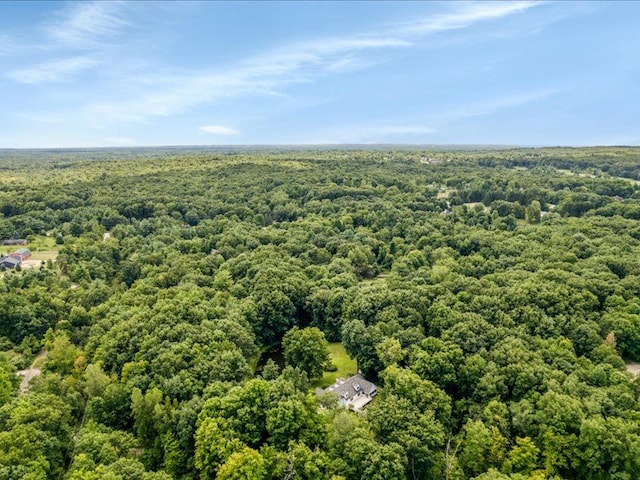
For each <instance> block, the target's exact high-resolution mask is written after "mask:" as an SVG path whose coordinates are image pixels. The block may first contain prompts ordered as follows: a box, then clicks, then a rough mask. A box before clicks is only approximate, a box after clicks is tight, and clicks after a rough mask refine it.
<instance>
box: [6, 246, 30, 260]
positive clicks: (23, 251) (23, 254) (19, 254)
mask: <svg viewBox="0 0 640 480" xmlns="http://www.w3.org/2000/svg"><path fill="white" fill-rule="evenodd" d="M9 256H10V257H13V258H17V259H19V260H20V261H21V262H22V261H24V260H26V259H27V258H29V257H30V256H31V250H29V249H28V248H19V249H18V250H16V251H15V252H13V253H10V254H9Z"/></svg>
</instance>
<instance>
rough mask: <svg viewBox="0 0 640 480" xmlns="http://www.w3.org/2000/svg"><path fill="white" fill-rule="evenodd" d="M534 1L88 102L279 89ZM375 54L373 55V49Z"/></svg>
mask: <svg viewBox="0 0 640 480" xmlns="http://www.w3.org/2000/svg"><path fill="white" fill-rule="evenodd" d="M538 4H539V3H534V2H513V3H504V4H503V3H493V2H491V3H464V4H461V5H460V6H458V7H456V9H455V11H453V12H450V13H447V14H443V15H436V16H433V17H431V18H428V19H425V20H423V21H419V22H412V23H410V24H399V25H395V26H392V27H390V28H388V29H386V31H384V33H382V34H379V33H373V32H364V33H360V34H355V35H351V36H345V37H335V38H325V39H319V40H317V41H311V42H302V43H296V44H292V45H288V46H286V47H282V48H280V49H276V50H273V51H271V52H267V53H265V54H263V55H259V56H256V57H253V58H249V59H245V60H244V61H241V62H239V63H238V64H236V65H235V66H232V67H230V68H228V69H226V70H224V71H218V72H200V73H198V72H188V73H185V74H183V75H171V77H170V78H162V77H161V76H159V75H158V76H156V80H157V82H158V87H157V88H153V87H148V86H147V87H145V89H144V92H141V93H140V94H139V95H136V98H135V99H132V100H131V101H126V102H119V103H118V102H115V103H114V102H111V103H100V104H95V105H92V106H90V107H89V109H90V111H91V112H93V113H99V114H100V115H104V116H106V117H110V118H112V119H113V120H128V121H146V120H147V119H149V118H152V117H158V116H168V115H172V114H176V113H181V112H183V111H186V110H188V109H189V108H192V107H194V106H197V105H200V104H204V103H211V102H214V101H217V100H220V99H225V98H232V97H238V96H250V95H281V92H282V90H283V89H284V88H285V87H287V86H289V85H292V84H299V83H304V82H310V81H313V80H314V79H316V78H318V77H320V76H324V75H329V74H333V73H335V72H339V71H345V70H357V69H361V68H365V67H367V66H369V65H371V64H372V63H376V61H375V60H372V54H375V53H380V52H381V51H383V50H384V49H398V48H409V47H411V46H412V45H414V44H415V41H416V40H417V39H418V38H419V37H422V36H425V35H428V34H430V33H436V32H438V31H442V30H447V29H449V30H450V29H461V28H466V27H469V26H471V25H473V24H475V23H477V22H480V21H486V20H491V19H497V18H502V17H506V16H508V15H511V14H514V13H518V12H522V11H525V10H527V9H529V8H532V7H534V6H536V5H538ZM374 56H375V55H374Z"/></svg>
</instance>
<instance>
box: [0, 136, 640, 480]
mask: <svg viewBox="0 0 640 480" xmlns="http://www.w3.org/2000/svg"><path fill="white" fill-rule="evenodd" d="M639 220H640V149H633V148H622V147H621V148H587V149H569V148H556V149H512V150H508V149H503V150H481V149H476V150H467V151H463V150H460V151H443V150H420V149H417V148H414V149H412V148H406V149H396V150H391V149H384V148H381V149H375V150H359V149H355V148H354V149H346V150H331V149H316V150H309V149H307V150H303V149H284V148H283V149H273V150H254V151H248V150H243V149H235V150H227V151H224V150H220V151H216V150H207V149H195V148H194V149H170V150H169V149H168V150H153V149H130V150H87V151H17V150H16V151H10V150H6V151H0V239H17V238H20V239H26V240H27V241H28V246H29V247H30V248H31V249H32V251H33V258H34V259H35V261H36V263H35V265H33V262H32V265H31V268H27V267H24V268H18V269H3V270H2V271H0V277H2V278H1V279H0V292H1V294H0V351H1V352H2V353H0V480H18V479H24V480H40V479H68V480H94V479H96V480H97V479H107V480H129V479H133V480H169V479H176V480H196V479H216V478H217V479H222V480H230V479H251V480H253V479H255V480H260V479H287V480H293V479H309V480H311V479H313V480H317V479H319V480H322V479H327V480H329V479H333V480H338V479H344V480H357V479H369V480H387V479H388V480H391V479H405V478H406V479H411V480H419V479H448V480H461V479H471V478H474V479H478V480H502V479H505V480H507V479H513V480H527V479H531V480H533V479H536V480H543V479H594V480H596V479H598V480H599V479H616V480H633V479H637V478H640V401H639V399H640V378H639V377H637V376H636V375H635V374H634V373H631V372H629V371H627V367H628V366H629V365H630V364H632V362H634V361H640V223H639V222H638V221H639ZM2 248H3V249H4V250H2V252H3V253H8V252H9V250H10V249H11V247H2ZM329 344H330V345H331V346H332V347H335V348H334V349H333V350H332V351H334V350H335V351H340V350H341V351H342V352H343V353H344V354H345V356H348V357H350V358H351V359H353V360H354V361H356V362H357V368H358V369H359V370H360V371H361V372H362V375H363V376H364V377H365V378H367V379H368V380H370V381H372V382H375V383H376V385H378V391H379V393H378V394H377V396H376V397H375V398H374V400H373V401H372V402H371V403H370V404H369V405H368V406H367V407H366V408H365V409H363V410H362V411H360V412H352V411H349V410H347V409H344V408H341V407H339V406H338V404H337V401H336V398H335V396H333V395H332V394H325V395H317V394H316V393H315V391H314V387H316V386H318V385H321V384H322V383H321V380H322V376H323V375H325V374H326V373H328V372H327V371H330V370H335V369H336V368H337V365H334V364H333V363H332V355H330V353H329V350H328V345H329ZM274 349H282V350H283V351H284V355H283V356H284V360H283V361H282V362H275V361H274V360H273V359H269V360H268V361H266V362H265V361H264V358H263V357H264V355H266V354H268V353H269V352H272V351H274ZM261 357H262V358H261ZM334 363H335V362H334ZM30 367H31V368H30ZM18 371H22V372H21V373H22V375H23V376H24V375H25V373H24V371H36V372H37V373H39V375H38V374H34V375H33V378H32V379H31V381H30V383H27V382H26V381H23V377H21V376H18V375H17V372H18ZM352 373H355V372H352ZM25 380H26V379H25ZM325 386H326V385H325Z"/></svg>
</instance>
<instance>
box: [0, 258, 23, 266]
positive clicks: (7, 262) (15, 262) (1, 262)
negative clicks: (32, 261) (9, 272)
mask: <svg viewBox="0 0 640 480" xmlns="http://www.w3.org/2000/svg"><path fill="white" fill-rule="evenodd" d="M21 263H22V260H20V259H19V258H16V257H12V256H11V255H7V256H6V257H0V269H2V268H7V269H8V268H12V269H15V268H17V267H18V266H19V265H20V264H21Z"/></svg>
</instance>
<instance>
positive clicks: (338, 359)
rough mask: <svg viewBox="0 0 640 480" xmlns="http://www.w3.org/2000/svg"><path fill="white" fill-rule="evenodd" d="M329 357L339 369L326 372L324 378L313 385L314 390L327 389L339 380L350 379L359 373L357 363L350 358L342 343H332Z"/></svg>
mask: <svg viewBox="0 0 640 480" xmlns="http://www.w3.org/2000/svg"><path fill="white" fill-rule="evenodd" d="M329 356H330V358H331V363H333V364H334V365H335V366H336V367H338V369H337V370H336V371H335V372H324V373H323V374H322V378H321V379H320V380H317V381H316V382H314V383H313V387H314V388H315V387H320V388H327V387H328V386H329V385H331V384H332V383H334V382H335V381H336V379H337V378H345V377H349V376H351V375H355V374H356V373H357V372H358V365H357V363H356V361H355V360H354V359H352V358H351V357H350V356H349V354H348V353H347V351H346V350H345V349H344V346H343V345H342V343H339V342H336V343H330V344H329Z"/></svg>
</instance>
